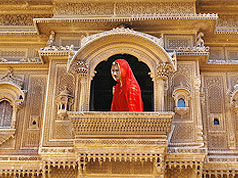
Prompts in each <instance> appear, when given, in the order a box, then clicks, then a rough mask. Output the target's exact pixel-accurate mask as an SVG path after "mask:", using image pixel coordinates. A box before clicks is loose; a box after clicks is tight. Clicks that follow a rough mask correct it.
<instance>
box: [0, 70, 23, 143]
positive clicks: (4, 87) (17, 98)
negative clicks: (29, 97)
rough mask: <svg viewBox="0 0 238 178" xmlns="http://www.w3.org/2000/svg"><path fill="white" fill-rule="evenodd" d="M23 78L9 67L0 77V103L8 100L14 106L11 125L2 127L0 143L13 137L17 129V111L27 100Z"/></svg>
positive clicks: (0, 129)
mask: <svg viewBox="0 0 238 178" xmlns="http://www.w3.org/2000/svg"><path fill="white" fill-rule="evenodd" d="M22 84H23V80H22V79H21V78H18V77H15V76H14V75H13V70H12V69H11V68H9V70H8V72H7V73H6V75H5V76H3V77H2V78H0V103H1V102H4V101H7V102H8V103H9V104H10V105H11V107H12V114H11V121H10V120H9V122H10V124H9V125H10V126H9V125H8V127H7V128H6V127H2V128H1V127H0V144H2V143H4V142H6V141H7V140H8V139H10V138H13V137H14V134H15V130H16V115H17V111H18V110H19V109H20V107H21V106H22V104H23V102H24V100H25V93H26V91H25V90H22ZM0 119H1V118H0Z"/></svg>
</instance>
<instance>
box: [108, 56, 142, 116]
mask: <svg viewBox="0 0 238 178" xmlns="http://www.w3.org/2000/svg"><path fill="white" fill-rule="evenodd" d="M114 62H116V63H118V64H119V67H120V72H121V81H117V82H118V83H117V84H116V85H115V86H114V95H113V99H112V105H111V111H132V112H133V111H134V112H135V111H138V112H139V111H143V102H142V99H141V90H140V86H139V85H138V83H137V81H136V79H135V77H134V75H133V72H132V70H131V68H130V66H129V64H128V63H127V61H126V60H124V59H117V60H115V61H114ZM120 82H121V84H122V87H120Z"/></svg>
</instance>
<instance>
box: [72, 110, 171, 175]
mask: <svg viewBox="0 0 238 178" xmlns="http://www.w3.org/2000/svg"><path fill="white" fill-rule="evenodd" d="M173 115H174V113H173V112H90V111H89V112H68V118H69V119H70V120H71V123H72V127H73V130H72V131H73V133H74V135H75V139H74V150H75V156H76V158H77V160H78V164H79V165H80V170H79V172H80V173H81V174H83V171H85V169H86V165H87V164H90V162H95V161H98V162H99V163H100V164H101V163H102V162H107V161H109V162H111V161H114V162H116V161H120V162H121V161H125V162H126V161H130V162H131V161H135V162H136V161H140V162H142V163H143V162H147V161H150V162H153V163H154V165H155V168H156V170H157V173H158V174H159V175H160V174H161V175H162V174H164V170H165V162H164V158H165V154H166V153H167V147H168V134H169V132H170V129H171V123H172V118H173Z"/></svg>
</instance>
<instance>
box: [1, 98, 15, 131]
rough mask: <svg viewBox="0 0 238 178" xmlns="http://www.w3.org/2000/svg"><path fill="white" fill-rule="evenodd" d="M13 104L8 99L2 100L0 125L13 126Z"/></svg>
mask: <svg viewBox="0 0 238 178" xmlns="http://www.w3.org/2000/svg"><path fill="white" fill-rule="evenodd" d="M12 112H13V109H12V106H11V105H10V103H9V102H8V101H5V100H4V101H1V102H0V127H11V121H12Z"/></svg>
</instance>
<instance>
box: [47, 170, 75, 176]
mask: <svg viewBox="0 0 238 178" xmlns="http://www.w3.org/2000/svg"><path fill="white" fill-rule="evenodd" d="M76 176H77V171H76V170H75V169H73V168H51V177H52V178H76Z"/></svg>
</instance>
